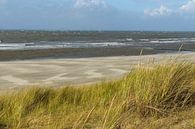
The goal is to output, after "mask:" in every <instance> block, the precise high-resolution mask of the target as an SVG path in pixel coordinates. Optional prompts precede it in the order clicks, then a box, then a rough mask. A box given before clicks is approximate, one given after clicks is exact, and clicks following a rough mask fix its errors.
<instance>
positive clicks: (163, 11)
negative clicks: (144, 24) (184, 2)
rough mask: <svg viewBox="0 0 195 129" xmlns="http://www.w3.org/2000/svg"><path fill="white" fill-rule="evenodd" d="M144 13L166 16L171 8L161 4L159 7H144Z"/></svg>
mask: <svg viewBox="0 0 195 129" xmlns="http://www.w3.org/2000/svg"><path fill="white" fill-rule="evenodd" d="M144 13H145V14H146V15H149V16H166V15H170V14H172V10H171V9H169V8H168V7H166V6H164V5H161V6H160V8H156V9H146V10H144Z"/></svg>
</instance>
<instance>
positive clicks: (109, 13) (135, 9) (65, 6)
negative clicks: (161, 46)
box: [0, 0, 195, 31]
mask: <svg viewBox="0 0 195 129" xmlns="http://www.w3.org/2000/svg"><path fill="white" fill-rule="evenodd" d="M0 29H27V30H28V29H30V30H125V31H134V30H136V31H195V0H0Z"/></svg>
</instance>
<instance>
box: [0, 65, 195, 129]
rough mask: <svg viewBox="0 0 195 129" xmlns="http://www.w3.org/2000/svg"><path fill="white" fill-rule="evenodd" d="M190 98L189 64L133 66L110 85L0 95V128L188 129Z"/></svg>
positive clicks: (193, 122)
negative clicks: (127, 72) (181, 128)
mask: <svg viewBox="0 0 195 129" xmlns="http://www.w3.org/2000/svg"><path fill="white" fill-rule="evenodd" d="M194 94H195V66H194V65H193V64H191V63H187V62H183V63H174V62H170V63H166V64H161V65H154V66H152V67H151V66H150V67H144V66H138V67H136V68H134V69H133V70H131V72H130V73H129V74H127V75H126V76H125V77H123V78H122V79H120V80H116V81H109V82H102V83H99V84H92V85H90V86H80V87H64V88H57V89H54V88H30V89H29V88H28V89H22V90H20V91H18V92H15V93H13V94H11V95H10V94H9V95H4V96H1V97H0V128H10V129H12V128H14V129H22V128H26V129H34V128H36V129H84V128H87V129H88V128H92V129H94V128H98V129H126V128H127V129H128V128H179V127H182V126H180V125H178V124H179V123H182V122H183V121H184V120H185V123H182V125H185V127H189V128H193V127H195V108H194V106H193V104H194V98H193V97H194ZM186 121H187V122H186ZM176 123H177V124H176ZM177 126H178V127H177Z"/></svg>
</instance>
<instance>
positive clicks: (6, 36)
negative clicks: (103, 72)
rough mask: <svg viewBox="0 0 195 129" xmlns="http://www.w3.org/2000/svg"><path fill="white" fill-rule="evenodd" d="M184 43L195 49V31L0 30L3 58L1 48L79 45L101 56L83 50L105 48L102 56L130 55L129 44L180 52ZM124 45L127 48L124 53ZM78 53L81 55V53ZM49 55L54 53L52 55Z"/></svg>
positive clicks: (158, 51)
mask: <svg viewBox="0 0 195 129" xmlns="http://www.w3.org/2000/svg"><path fill="white" fill-rule="evenodd" d="M180 46H184V47H183V49H182V50H183V51H185V52H192V51H195V32H152V31H43V30H39V31H37V30H0V54H1V55H0V59H1V56H3V55H2V54H4V55H5V53H1V52H5V51H7V52H9V51H12V52H13V51H15V52H20V51H26V52H28V51H31V52H32V51H39V52H40V51H41V50H43V51H46V50H51V51H52V52H54V50H55V49H56V50H59V49H60V50H62V49H64V50H68V49H69V51H68V54H69V55H70V53H71V52H70V51H71V50H72V49H74V51H73V53H72V55H73V56H74V53H75V51H76V50H77V49H78V50H81V49H82V50H83V51H82V53H81V54H82V55H85V56H86V57H88V56H90V54H91V55H94V56H98V54H93V53H91V52H90V53H86V54H83V53H85V51H86V52H87V51H89V50H90V49H91V50H95V49H96V48H97V50H101V53H102V52H103V53H104V51H105V55H102V54H99V55H101V56H112V53H114V54H113V56H120V55H128V54H127V50H126V49H127V48H129V51H131V50H132V49H137V50H138V51H140V50H141V49H145V50H147V51H149V50H151V51H152V50H153V51H155V52H151V54H153V53H154V54H156V53H161V52H176V51H178V49H179V48H180ZM85 49H86V50H85ZM111 49H112V51H111ZM119 49H120V50H119ZM123 49H125V50H124V51H125V53H124V54H123V52H122V51H123ZM109 50H110V52H109ZM117 51H119V52H117ZM58 53H59V52H58ZM96 53H98V51H96ZM117 53H118V55H117ZM129 53H131V52H129ZM28 54H30V53H28ZM148 54H150V52H148ZM35 55H36V54H35ZM54 55H55V58H57V57H58V55H57V54H56V53H55V52H54ZM60 55H62V54H60ZM63 55H64V56H60V57H66V53H63ZM37 56H38V55H37ZM75 56H76V57H77V56H79V53H77V55H75ZM46 57H52V55H49V56H46ZM79 57H80V56H79ZM33 58H36V56H33Z"/></svg>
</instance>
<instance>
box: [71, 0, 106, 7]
mask: <svg viewBox="0 0 195 129" xmlns="http://www.w3.org/2000/svg"><path fill="white" fill-rule="evenodd" d="M74 7H76V8H100V7H101V8H102V7H103V8H105V7H107V5H106V2H105V1H104V0H76V3H75V4H74Z"/></svg>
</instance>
